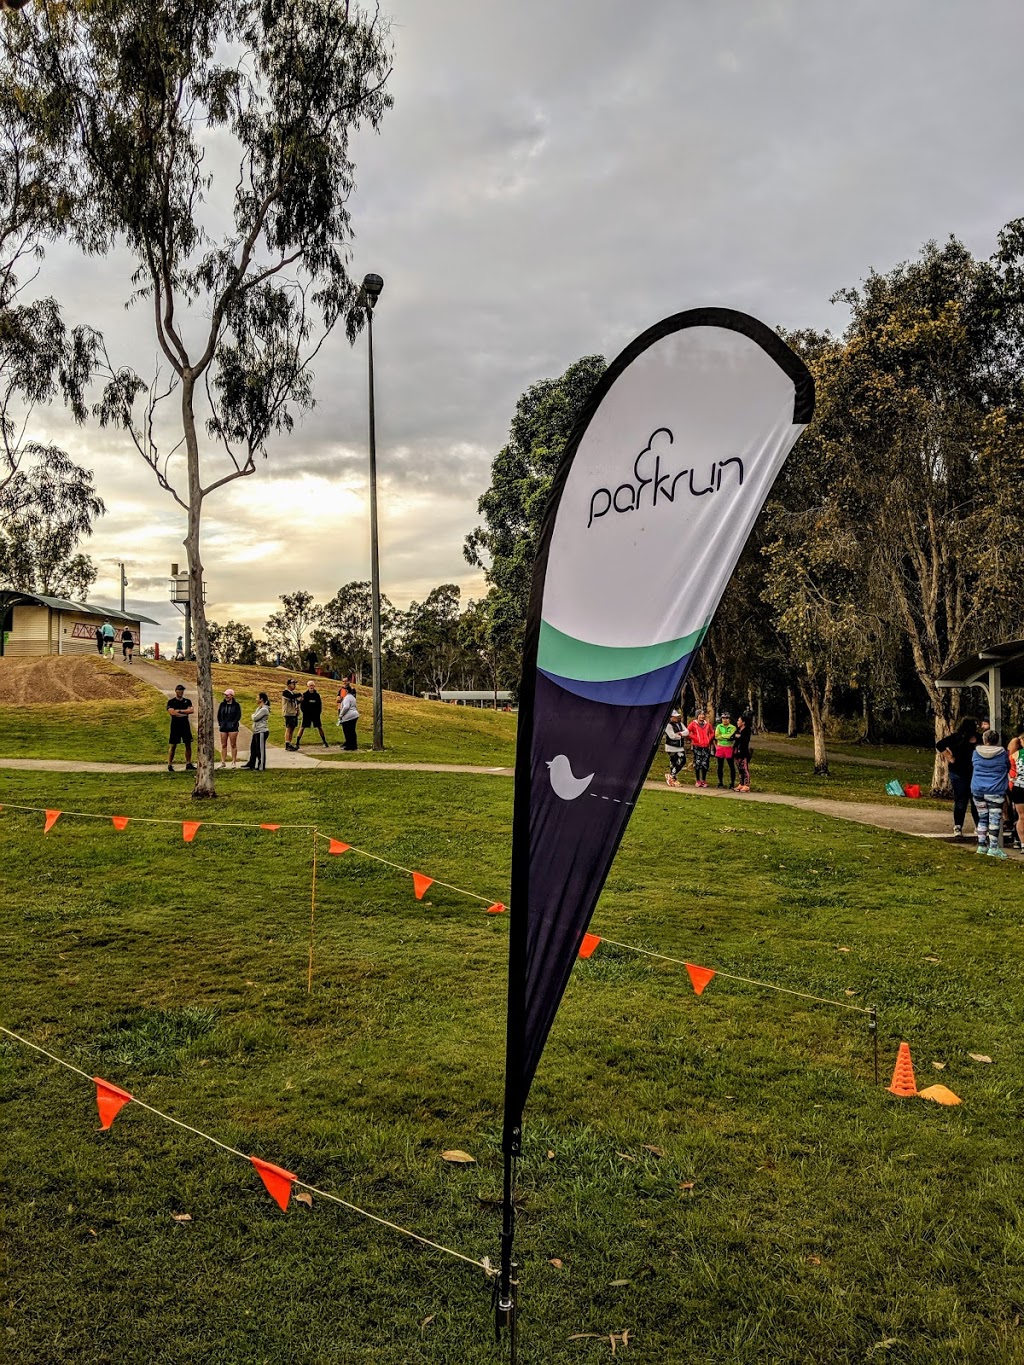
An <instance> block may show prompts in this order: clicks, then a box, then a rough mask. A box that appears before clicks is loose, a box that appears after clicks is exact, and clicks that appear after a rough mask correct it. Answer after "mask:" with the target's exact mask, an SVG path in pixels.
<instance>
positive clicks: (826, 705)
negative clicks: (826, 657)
mask: <svg viewBox="0 0 1024 1365" xmlns="http://www.w3.org/2000/svg"><path fill="white" fill-rule="evenodd" d="M834 690H835V689H834V683H833V679H832V670H831V669H829V671H828V672H827V673H826V674H825V693H824V696H823V697H822V700H821V723H822V725H824V726H826V727H827V726H828V724H829V722H830V721H831V719H832V694H833V691H834Z"/></svg>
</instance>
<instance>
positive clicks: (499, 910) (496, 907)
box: [487, 901, 505, 915]
mask: <svg viewBox="0 0 1024 1365" xmlns="http://www.w3.org/2000/svg"><path fill="white" fill-rule="evenodd" d="M487 913H488V914H489V915H503V914H504V913H505V907H504V906H503V905H502V903H501V901H495V902H494V904H493V905H489V906H488V907H487Z"/></svg>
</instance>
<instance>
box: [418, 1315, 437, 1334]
mask: <svg viewBox="0 0 1024 1365" xmlns="http://www.w3.org/2000/svg"><path fill="white" fill-rule="evenodd" d="M436 1317H437V1314H436V1313H431V1315H430V1317H429V1318H424V1319H423V1321H422V1322H421V1323H420V1332H421V1334H422V1332H423V1329H424V1327H429V1326H430V1324H431V1323H432V1322H433V1321H434V1319H435V1318H436Z"/></svg>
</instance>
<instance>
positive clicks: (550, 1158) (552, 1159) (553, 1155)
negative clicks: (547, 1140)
mask: <svg viewBox="0 0 1024 1365" xmlns="http://www.w3.org/2000/svg"><path fill="white" fill-rule="evenodd" d="M554 1159H555V1154H554V1152H548V1160H549V1161H554Z"/></svg>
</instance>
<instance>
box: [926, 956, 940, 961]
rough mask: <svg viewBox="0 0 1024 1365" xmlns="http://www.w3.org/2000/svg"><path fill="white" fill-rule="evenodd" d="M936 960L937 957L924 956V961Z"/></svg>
mask: <svg viewBox="0 0 1024 1365" xmlns="http://www.w3.org/2000/svg"><path fill="white" fill-rule="evenodd" d="M938 960H939V959H938V958H937V957H926V958H925V962H938Z"/></svg>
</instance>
